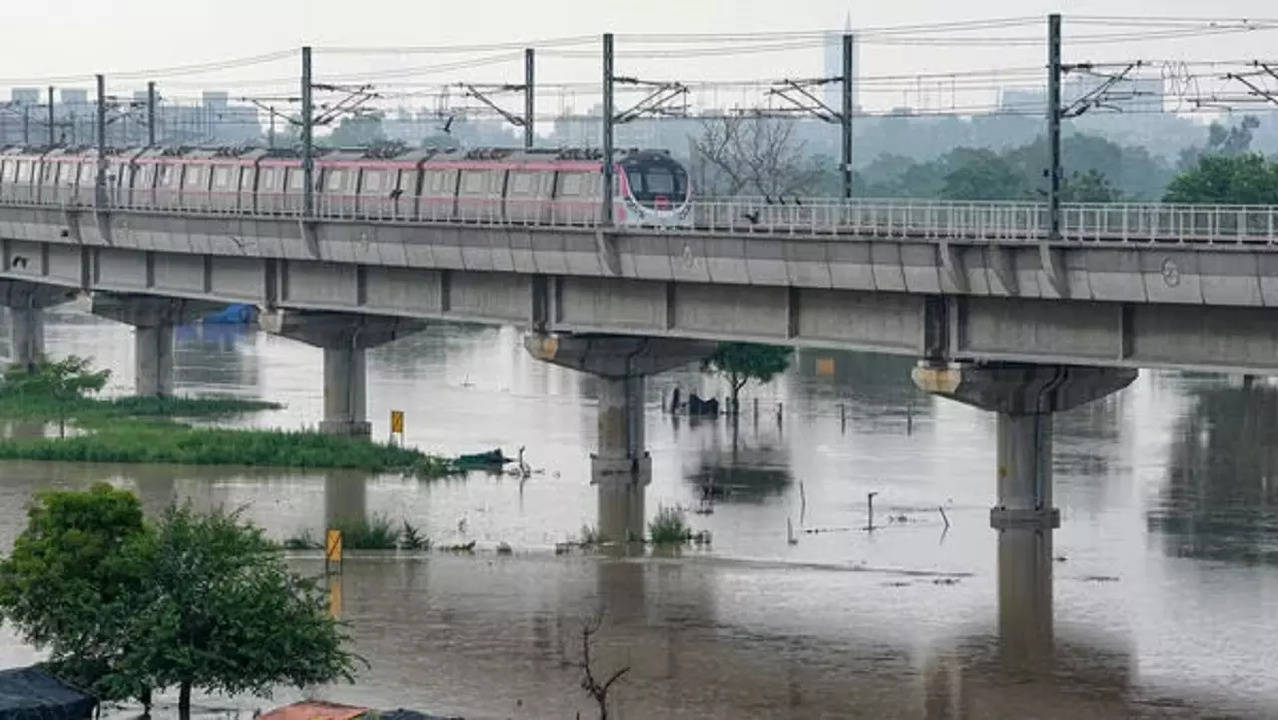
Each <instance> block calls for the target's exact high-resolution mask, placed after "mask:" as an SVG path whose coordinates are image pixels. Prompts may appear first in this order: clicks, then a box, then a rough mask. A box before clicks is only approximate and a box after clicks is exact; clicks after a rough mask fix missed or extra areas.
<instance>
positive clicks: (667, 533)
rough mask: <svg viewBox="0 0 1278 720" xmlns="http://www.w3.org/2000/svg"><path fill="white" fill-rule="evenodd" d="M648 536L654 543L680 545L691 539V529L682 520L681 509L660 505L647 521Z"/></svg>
mask: <svg viewBox="0 0 1278 720" xmlns="http://www.w3.org/2000/svg"><path fill="white" fill-rule="evenodd" d="M648 537H649V538H651V540H652V542H653V544H655V545H666V544H679V545H682V544H683V543H686V542H688V541H689V540H691V539H692V529H691V528H689V527H688V524H687V523H686V522H685V521H684V518H683V511H682V510H679V509H678V508H669V507H664V506H662V507H660V508H658V509H657V516H656V517H655V518H653V519H652V521H651V522H649V523H648Z"/></svg>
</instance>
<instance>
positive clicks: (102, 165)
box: [95, 74, 106, 208]
mask: <svg viewBox="0 0 1278 720" xmlns="http://www.w3.org/2000/svg"><path fill="white" fill-rule="evenodd" d="M95 77H96V78H97V81H98V178H97V192H96V193H95V195H96V198H97V201H98V202H97V205H98V207H99V208H101V207H105V206H106V76H104V75H101V74H99V75H96V76H95Z"/></svg>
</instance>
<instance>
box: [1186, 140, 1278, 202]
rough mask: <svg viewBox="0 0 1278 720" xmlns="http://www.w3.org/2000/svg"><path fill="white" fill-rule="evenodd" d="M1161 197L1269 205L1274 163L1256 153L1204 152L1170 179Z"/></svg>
mask: <svg viewBox="0 0 1278 720" xmlns="http://www.w3.org/2000/svg"><path fill="white" fill-rule="evenodd" d="M1163 201H1164V202H1169V203H1216V204H1222V205H1272V204H1275V203H1278V163H1274V162H1269V161H1267V160H1265V158H1264V156H1263V155H1260V154H1259V153H1244V154H1242V155H1233V156H1230V155H1204V156H1202V157H1200V158H1199V159H1198V165H1197V166H1196V167H1194V168H1193V169H1191V170H1187V171H1185V172H1183V173H1181V174H1180V175H1178V176H1176V178H1175V179H1174V180H1172V182H1171V184H1170V185H1168V186H1167V194H1166V195H1164V196H1163Z"/></svg>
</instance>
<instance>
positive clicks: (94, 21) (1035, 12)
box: [0, 0, 1278, 89]
mask: <svg viewBox="0 0 1278 720" xmlns="http://www.w3.org/2000/svg"><path fill="white" fill-rule="evenodd" d="M1049 12H1061V13H1063V14H1064V15H1065V18H1066V20H1065V22H1066V32H1067V48H1066V56H1067V59H1073V60H1118V59H1128V58H1134V57H1155V56H1156V57H1159V58H1160V59H1162V58H1168V57H1180V58H1193V59H1204V60H1205V59H1252V58H1256V57H1265V56H1272V55H1273V54H1274V53H1272V52H1269V51H1268V49H1271V48H1278V42H1276V41H1278V31H1269V32H1264V33H1252V34H1247V35H1242V36H1238V35H1231V36H1225V37H1219V36H1218V37H1214V38H1209V39H1201V40H1198V41H1176V42H1170V41H1164V42H1160V43H1130V44H1124V45H1121V46H1114V45H1106V46H1093V47H1085V48H1077V49H1074V48H1070V47H1068V32H1069V30H1070V26H1069V16H1070V15H1071V14H1073V15H1078V16H1083V15H1105V16H1116V15H1130V16H1148V15H1153V14H1156V15H1160V16H1195V17H1203V16H1209V17H1215V18H1244V17H1247V18H1262V17H1274V16H1278V8H1275V7H1274V5H1273V3H1272V2H1269V1H1267V0H1217V1H1216V2H1211V3H1207V2H1202V1H1201V0H1156V1H1155V0H1077V1H1059V0H1058V1H1056V2H1048V1H1044V0H983V1H982V0H977V1H976V2H966V3H958V2H953V1H952V0H944V1H943V0H897V1H895V2H884V1H882V0H878V1H874V2H870V1H868V0H861V1H860V2H856V3H849V2H839V1H837V0H772V1H763V0H645V1H644V2H614V1H610V0H546V1H544V2H534V1H531V0H525V1H523V2H505V1H498V0H413V1H400V0H396V1H388V0H356V1H351V0H340V1H339V0H218V1H216V2H211V1H209V0H56V1H55V0H3V1H2V2H0V27H3V28H4V29H5V32H4V36H3V38H4V39H3V42H0V85H11V84H16V83H14V82H11V81H14V80H23V81H25V80H33V81H38V80H40V79H41V78H43V77H44V76H51V75H65V74H75V75H91V74H92V73H93V72H96V71H102V72H107V73H108V82H109V83H110V82H111V78H110V75H109V73H110V72H112V71H124V70H139V69H143V68H155V67H168V66H173V65H181V64H186V63H197V62H204V61H210V60H217V59H224V58H229V57H239V56H246V55H254V54H258V53H263V52H269V51H274V50H280V49H287V48H293V47H297V46H300V45H302V44H307V43H309V44H313V45H316V46H334V45H342V46H401V45H436V44H453V43H475V42H495V41H523V40H535V39H538V38H547V37H563V36H571V35H595V34H598V33H602V32H604V31H614V32H617V33H659V32H680V33H707V32H762V31H778V30H817V29H832V30H834V29H841V28H842V25H843V20H844V17H845V14H847V13H850V14H851V17H852V23H853V25H854V26H855V27H870V26H884V25H898V24H915V23H929V22H938V21H949V20H965V19H984V18H997V17H1011V16H1017V17H1019V16H1042V17H1045V16H1046V15H1047V14H1048V13H1049ZM1044 25H1045V21H1044ZM1091 31H1093V32H1095V31H1098V29H1097V28H1092V29H1091ZM1022 32H1024V33H1029V34H1040V33H1043V32H1044V29H1043V28H1041V27H1032V28H1026V29H1025V30H1024V31H1022ZM618 49H619V50H620V49H621V46H620V44H619V47H618ZM582 50H588V51H593V50H595V46H594V45H588V46H585V47H583V48H582ZM432 60H433V59H426V60H423V59H422V58H402V57H389V58H387V57H382V58H376V59H373V60H360V59H357V58H350V57H341V58H332V59H329V58H324V57H318V58H317V70H316V72H317V74H318V75H319V76H321V77H323V75H324V73H325V72H326V71H335V70H337V69H339V68H338V66H339V65H340V66H341V68H340V69H350V68H356V67H363V66H362V65H360V63H365V62H366V63H370V65H369V67H372V66H373V65H376V67H378V68H388V67H393V66H395V65H405V64H411V63H418V64H420V63H422V62H431V61H432ZM1042 61H1043V49H1042V48H1041V47H1024V48H1015V47H1010V48H999V47H992V48H990V47H986V48H966V47H960V48H954V47H946V48H916V47H899V46H886V47H885V46H873V45H867V46H865V47H864V48H863V49H862V56H861V66H862V67H861V72H862V73H863V74H864V73H870V74H887V73H897V72H900V73H919V72H940V71H951V70H961V69H971V68H985V67H994V66H1001V65H1007V66H1014V65H1021V66H1024V65H1034V66H1036V65H1041V63H1042ZM289 62H290V63H291V64H289V65H287V66H283V65H281V66H278V67H275V68H270V69H266V68H263V69H259V70H254V71H251V72H249V73H248V74H247V75H245V74H233V75H225V74H223V75H219V76H216V77H210V78H208V80H209V81H210V84H213V85H216V84H217V83H218V82H233V81H234V80H235V79H236V78H246V77H258V76H260V75H261V74H265V75H267V76H284V77H287V76H289V75H290V74H291V73H293V72H294V68H295V62H294V61H289ZM325 63H327V64H325ZM641 64H642V65H643V67H642V68H639V67H636V68H635V70H638V71H640V72H641V73H645V74H656V73H661V74H664V75H666V76H669V77H685V78H686V77H688V76H692V77H693V78H700V77H706V78H708V77H712V76H715V77H720V78H722V77H738V78H742V77H752V78H753V77H776V76H777V75H778V73H780V72H785V73H802V72H818V71H819V70H820V65H821V54H820V51H819V50H811V49H808V50H804V51H798V52H795V53H790V54H786V55H784V56H778V55H758V56H746V57H733V58H730V59H724V58H711V59H705V58H702V59H698V60H694V61H679V62H675V61H671V60H662V61H645V62H642V63H641V62H639V61H636V62H635V63H634V65H641ZM597 67H598V65H597V62H595V61H593V59H589V60H587V59H579V60H578V61H577V62H575V64H571V67H570V66H569V64H567V63H566V62H565V64H564V65H563V66H562V68H559V67H554V66H548V68H547V72H546V74H543V75H540V76H539V79H542V78H546V77H547V76H549V77H550V78H553V79H557V80H563V81H568V80H593V79H594V78H596V77H597V73H598V70H597ZM626 69H627V68H625V67H622V68H619V70H626ZM237 72H238V71H237ZM504 72H506V70H503V71H501V72H499V73H498V75H502V73H504ZM509 72H510V73H517V72H518V67H517V66H512V67H511V68H510V69H509ZM254 73H257V75H255V74H254ZM462 74H464V73H459V75H462ZM503 77H505V76H504V75H503ZM456 79H469V78H461V77H451V78H441V80H456ZM481 79H500V78H481ZM510 79H512V80H517V79H518V78H517V76H516V77H513V78H510ZM160 80H161V82H163V78H161V79H160ZM183 81H184V82H185V83H186V85H187V86H188V87H193V86H194V85H196V84H198V83H200V82H203V81H204V79H203V78H199V77H187V78H183ZM30 84H42V83H38V82H32V83H30ZM62 84H64V85H65V84H71V83H69V82H67V83H62ZM76 84H79V85H81V86H88V83H87V82H85V81H80V82H79V83H76ZM119 84H127V85H129V86H131V87H132V86H137V85H138V84H139V83H138V82H136V81H130V82H128V83H119ZM121 89H123V88H121Z"/></svg>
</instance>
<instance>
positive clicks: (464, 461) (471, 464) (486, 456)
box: [456, 448, 515, 470]
mask: <svg viewBox="0 0 1278 720" xmlns="http://www.w3.org/2000/svg"><path fill="white" fill-rule="evenodd" d="M514 461H515V459H514V458H508V457H506V456H505V455H503V454H502V452H501V449H500V448H498V449H497V450H489V451H488V452H481V453H470V454H468V455H458V456H457V460H456V465H457V467H459V468H461V469H462V470H483V469H486V468H487V469H494V470H500V469H501V467H502V466H503V465H505V464H506V463H510V462H514Z"/></svg>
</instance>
